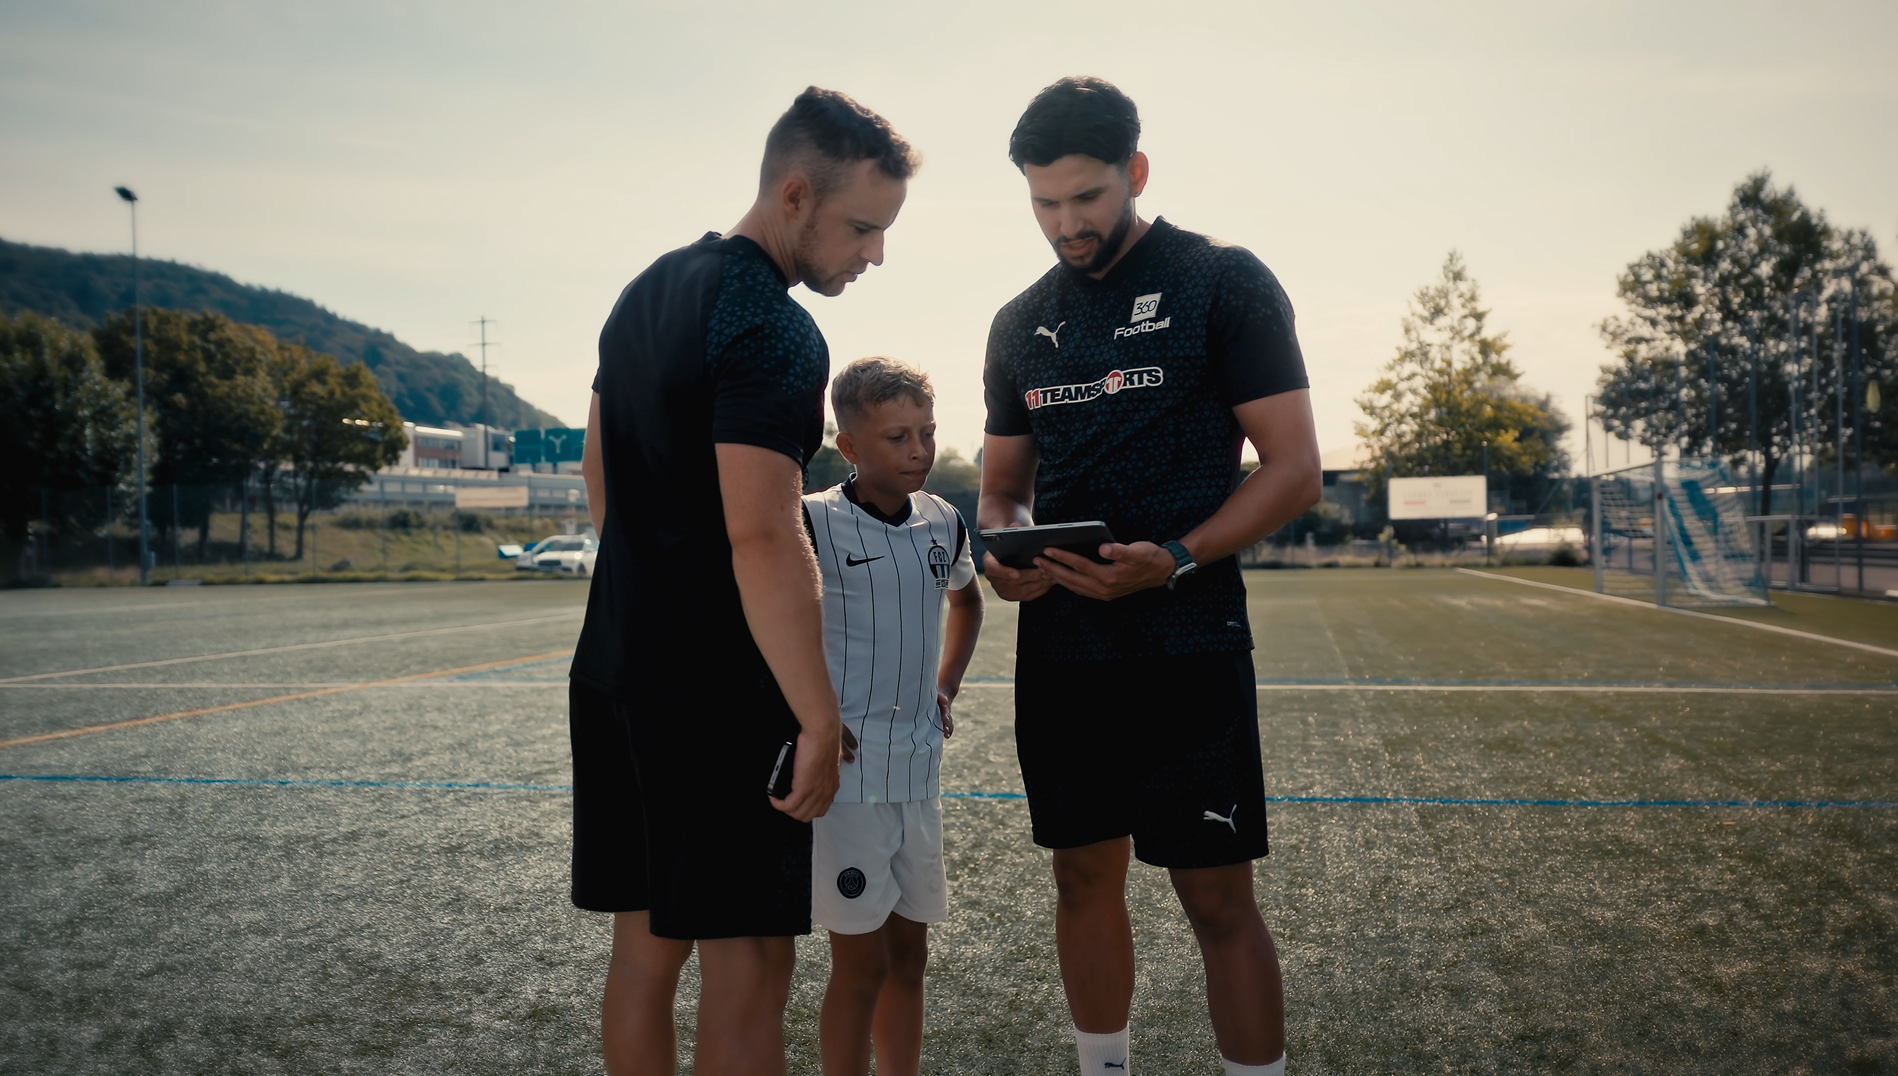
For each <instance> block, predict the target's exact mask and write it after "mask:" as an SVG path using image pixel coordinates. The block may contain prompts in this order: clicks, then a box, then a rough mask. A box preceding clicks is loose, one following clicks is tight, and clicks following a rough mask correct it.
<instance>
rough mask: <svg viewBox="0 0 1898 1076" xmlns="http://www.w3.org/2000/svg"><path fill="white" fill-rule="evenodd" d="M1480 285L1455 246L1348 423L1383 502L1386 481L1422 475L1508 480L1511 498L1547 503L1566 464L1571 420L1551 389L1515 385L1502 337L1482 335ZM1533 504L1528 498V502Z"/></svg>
mask: <svg viewBox="0 0 1898 1076" xmlns="http://www.w3.org/2000/svg"><path fill="white" fill-rule="evenodd" d="M1489 314H1490V312H1489V310H1487V309H1486V308H1484V306H1483V305H1482V297H1481V294H1480V291H1479V289H1478V287H1477V283H1476V281H1475V280H1474V279H1473V278H1472V277H1471V276H1470V274H1469V270H1468V269H1467V268H1466V267H1465V266H1464V264H1463V256H1462V255H1461V254H1458V253H1457V252H1456V251H1454V250H1453V251H1451V252H1450V253H1449V256H1447V257H1446V258H1444V260H1443V269H1442V273H1441V275H1440V276H1439V278H1438V279H1437V280H1436V282H1434V283H1431V284H1426V285H1424V286H1423V287H1421V288H1419V289H1417V293H1416V295H1415V296H1413V297H1412V299H1411V301H1410V313H1409V315H1407V316H1406V317H1405V318H1404V321H1403V330H1404V342H1403V343H1402V344H1400V345H1399V346H1398V348H1397V354H1396V355H1395V356H1394V357H1392V359H1391V361H1390V362H1389V363H1387V364H1386V365H1385V367H1384V371H1383V373H1382V375H1381V376H1379V377H1378V379H1377V380H1376V381H1374V382H1372V383H1371V387H1370V388H1369V389H1368V390H1366V391H1365V393H1364V395H1362V396H1359V397H1358V399H1357V404H1358V407H1359V409H1360V410H1362V411H1363V412H1364V414H1365V420H1364V421H1361V422H1357V423H1354V424H1353V428H1354V429H1355V430H1356V431H1357V435H1358V437H1359V439H1361V440H1362V441H1363V442H1364V444H1365V445H1366V446H1367V449H1368V452H1369V455H1370V457H1371V466H1370V467H1369V468H1368V469H1367V470H1366V472H1365V485H1366V496H1367V497H1374V498H1376V499H1378V500H1379V501H1383V500H1385V498H1384V496H1383V495H1384V493H1385V490H1386V489H1387V488H1388V480H1389V479H1390V478H1391V477H1393V476H1397V477H1404V476H1421V475H1457V474H1480V473H1482V472H1483V468H1484V458H1485V445H1487V449H1488V452H1487V457H1488V468H1489V473H1490V474H1492V475H1497V474H1500V475H1502V476H1504V482H1505V488H1506V490H1507V496H1508V497H1509V498H1510V499H1512V500H1523V501H1525V502H1531V499H1532V498H1534V499H1536V500H1542V499H1545V498H1546V496H1547V494H1548V493H1549V492H1550V491H1551V488H1552V486H1553V483H1554V481H1555V479H1556V478H1557V477H1558V476H1559V475H1561V474H1562V473H1563V472H1564V471H1566V470H1567V467H1568V459H1567V457H1566V455H1565V454H1564V453H1563V451H1562V448H1561V440H1562V436H1563V434H1565V433H1566V432H1567V431H1568V420H1567V419H1566V418H1564V417H1563V416H1562V413H1561V412H1560V411H1559V410H1557V409H1556V407H1555V404H1554V402H1553V400H1551V398H1550V397H1548V396H1547V395H1537V394H1535V393H1533V392H1531V391H1530V390H1528V389H1527V388H1525V387H1524V386H1523V385H1522V384H1521V383H1520V382H1521V378H1522V372H1521V371H1520V370H1518V369H1517V368H1516V364H1515V363H1513V362H1511V361H1510V360H1509V358H1508V353H1509V349H1510V343H1509V341H1508V339H1507V338H1506V334H1504V333H1493V334H1492V333H1490V332H1489V331H1488V323H1489ZM1531 503H1533V502H1531Z"/></svg>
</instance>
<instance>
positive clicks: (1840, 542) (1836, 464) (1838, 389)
mask: <svg viewBox="0 0 1898 1076" xmlns="http://www.w3.org/2000/svg"><path fill="white" fill-rule="evenodd" d="M1832 321H1833V325H1834V326H1835V328H1834V329H1833V331H1832V400H1833V420H1832V464H1833V466H1832V470H1833V475H1834V477H1835V479H1836V481H1835V484H1834V485H1833V487H1832V488H1833V489H1834V490H1836V491H1837V493H1836V494H1835V499H1836V500H1837V502H1838V505H1839V509H1838V511H1837V512H1836V513H1834V514H1833V519H1832V582H1833V584H1834V585H1836V586H1837V587H1838V588H1839V589H1840V590H1844V589H1845V340H1844V339H1843V337H1844V336H1845V310H1844V309H1843V308H1841V309H1840V310H1839V312H1838V314H1837V315H1835V316H1834V317H1833V319H1832Z"/></svg>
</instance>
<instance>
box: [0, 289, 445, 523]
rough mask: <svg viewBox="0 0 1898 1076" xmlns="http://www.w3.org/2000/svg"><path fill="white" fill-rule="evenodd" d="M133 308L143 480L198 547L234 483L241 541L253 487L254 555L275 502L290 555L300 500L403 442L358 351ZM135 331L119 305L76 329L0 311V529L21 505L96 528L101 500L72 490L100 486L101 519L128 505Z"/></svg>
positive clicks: (36, 515) (330, 494)
mask: <svg viewBox="0 0 1898 1076" xmlns="http://www.w3.org/2000/svg"><path fill="white" fill-rule="evenodd" d="M139 320H140V322H141V324H140V326H139V327H138V328H139V329H140V330H142V334H143V337H144V347H143V351H144V371H145V412H146V445H145V449H146V465H147V471H148V479H147V481H148V485H149V486H150V487H153V488H159V487H171V492H172V496H173V498H175V500H173V501H172V503H173V504H175V505H176V506H177V508H176V518H175V524H176V525H177V526H179V527H181V528H195V529H196V530H197V544H198V551H199V555H200V556H203V554H204V552H205V547H206V545H207V544H208V542H209V540H210V524H211V512H212V509H213V507H214V505H215V504H216V503H217V500H218V498H219V497H220V496H222V495H224V494H227V493H228V492H229V491H231V490H233V489H235V490H237V491H240V495H239V500H240V510H241V512H242V520H241V522H240V539H239V540H240V542H243V543H245V544H246V547H247V548H248V542H249V539H250V513H251V500H252V496H253V491H254V493H255V496H256V497H257V500H258V503H259V506H260V507H261V508H262V510H263V512H264V514H265V517H266V519H267V520H268V523H269V525H268V526H267V527H266V528H265V532H266V538H265V554H266V555H267V556H272V557H274V556H276V555H277V527H276V520H277V514H278V512H279V511H280V510H283V509H287V510H289V511H290V512H292V513H294V516H295V521H296V527H295V533H296V548H295V550H294V551H293V552H292V554H291V556H292V557H293V558H300V557H302V555H303V539H304V528H305V525H306V523H307V522H308V519H309V516H310V513H311V512H313V511H316V510H317V509H320V508H329V507H334V506H335V505H337V504H340V503H341V502H342V500H343V499H344V498H345V497H346V496H347V495H348V494H349V492H350V491H352V490H354V489H356V488H357V487H358V486H360V485H361V484H362V483H363V482H364V481H366V480H367V479H368V478H369V476H370V475H372V474H373V473H374V472H375V471H377V470H378V469H380V468H383V467H386V466H388V465H390V464H392V463H394V462H395V461H396V460H397V459H399V458H400V457H401V455H402V451H403V449H404V448H405V447H407V444H408V441H407V437H406V436H405V435H404V433H403V431H402V416H401V415H400V414H398V413H397V411H396V409H395V405H394V404H392V403H391V402H390V401H389V398H388V397H387V396H385V395H383V393H382V390H381V388H380V387H378V385H377V384H376V379H375V376H374V375H373V374H372V373H371V372H370V371H369V370H368V368H367V367H365V366H364V365H362V364H360V363H355V364H351V365H348V366H345V365H343V364H342V363H340V362H338V361H337V359H336V358H335V356H333V355H328V354H324V353H321V352H317V351H313V350H311V349H309V348H307V347H304V346H302V345H301V344H298V343H290V342H288V341H283V340H279V339H277V338H276V337H275V336H273V335H272V334H271V333H270V332H269V331H268V330H266V329H263V328H261V327H259V326H256V325H242V324H238V323H237V322H234V321H232V320H231V319H230V318H227V317H225V316H223V315H221V314H216V313H211V312H209V311H205V312H199V313H190V312H186V311H177V310H158V309H152V308H145V309H143V310H142V312H141V314H140V318H139ZM134 336H135V328H134V324H133V311H132V310H130V309H127V310H123V311H120V312H118V313H116V314H112V315H110V316H108V317H107V318H106V319H105V320H104V321H103V322H102V323H100V324H99V325H97V326H96V327H95V328H93V329H91V330H89V331H80V330H75V329H71V328H68V327H67V326H64V325H62V324H60V323H59V322H57V321H53V320H51V319H48V318H44V317H41V316H38V315H35V314H21V315H19V316H18V317H13V318H9V317H6V316H4V315H0V451H4V452H5V455H6V458H7V460H8V466H6V467H4V468H0V527H4V529H5V532H6V534H7V536H8V537H9V538H11V539H14V540H16V541H17V540H19V539H20V538H21V537H23V536H24V534H25V532H26V527H27V524H28V522H29V521H32V520H42V521H44V524H45V525H47V526H49V527H52V528H55V529H69V528H70V529H84V530H89V529H92V528H94V527H97V526H98V525H99V522H100V519H101V516H100V514H99V512H100V511H101V506H99V505H93V504H88V503H85V501H86V498H81V497H73V496H71V495H72V494H82V493H84V494H90V493H93V492H98V493H101V494H102V495H103V499H104V500H105V501H106V503H109V504H110V505H111V509H110V515H111V517H112V518H113V519H128V518H130V519H136V512H137V502H136V498H137V495H138V493H137V489H136V485H137V463H136V459H137V450H138V432H137V431H138V414H137V405H136V402H135V395H136V394H135V391H134V374H135V369H134V365H135V362H136V361H137V360H136V355H137V350H138V349H137V346H136V341H135V339H134ZM166 507H167V508H170V507H171V505H166ZM152 515H153V516H154V517H155V518H162V519H164V520H166V521H167V525H170V524H171V521H172V520H173V513H172V512H169V511H166V512H158V511H156V510H154V511H153V512H152Z"/></svg>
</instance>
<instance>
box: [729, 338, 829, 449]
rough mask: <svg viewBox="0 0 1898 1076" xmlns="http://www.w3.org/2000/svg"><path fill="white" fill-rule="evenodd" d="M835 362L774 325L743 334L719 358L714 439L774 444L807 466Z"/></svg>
mask: <svg viewBox="0 0 1898 1076" xmlns="http://www.w3.org/2000/svg"><path fill="white" fill-rule="evenodd" d="M829 365H830V364H829V361H828V359H827V357H826V356H823V355H819V354H812V353H810V352H809V350H808V349H807V348H805V347H802V346H799V345H798V344H796V343H791V342H788V341H786V340H785V339H784V335H783V334H781V333H779V332H777V331H774V330H773V328H772V327H771V326H769V325H761V326H758V327H756V328H754V329H752V330H751V331H750V332H747V333H744V334H742V335H740V336H739V337H738V338H737V339H735V340H733V341H732V342H731V343H730V344H729V345H727V346H726V348H725V350H724V353H723V354H721V355H720V356H718V358H717V360H716V361H715V363H714V371H713V388H712V440H713V442H714V443H718V444H740V445H757V446H758V447H759V448H768V449H771V450H773V451H775V452H782V453H784V454H785V455H787V456H789V457H791V458H792V459H794V460H796V461H797V462H798V466H800V467H802V466H803V465H804V464H805V449H806V442H807V441H808V439H809V434H810V427H811V422H812V419H813V416H815V417H816V421H817V423H818V426H819V428H820V429H821V428H822V424H823V408H824V376H825V374H827V373H828V372H829V371H828V367H829Z"/></svg>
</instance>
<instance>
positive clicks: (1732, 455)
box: [1599, 172, 1898, 514]
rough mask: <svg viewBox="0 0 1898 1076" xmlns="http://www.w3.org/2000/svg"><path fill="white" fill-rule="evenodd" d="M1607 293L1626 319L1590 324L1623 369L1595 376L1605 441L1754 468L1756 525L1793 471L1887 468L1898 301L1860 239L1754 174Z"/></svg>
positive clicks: (1896, 375) (1893, 444) (1897, 428)
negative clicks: (1803, 466)
mask: <svg viewBox="0 0 1898 1076" xmlns="http://www.w3.org/2000/svg"><path fill="white" fill-rule="evenodd" d="M1618 285H1619V288H1618V290H1619V293H1620V296H1621V299H1622V301H1623V302H1624V303H1625V304H1626V306H1627V313H1626V314H1624V315H1622V316H1619V317H1613V318H1609V319H1608V320H1606V321H1605V322H1603V323H1602V325H1601V332H1602V337H1603V339H1604V340H1605V341H1606V342H1607V344H1608V346H1609V347H1610V348H1611V349H1612V350H1613V351H1614V352H1615V353H1616V357H1617V358H1618V360H1619V361H1618V362H1616V363H1612V364H1609V365H1607V366H1604V367H1603V368H1602V377H1601V395H1600V403H1599V407H1600V411H1599V417H1600V419H1601V421H1602V423H1603V425H1604V427H1605V428H1606V429H1607V430H1608V431H1609V432H1610V433H1613V434H1615V435H1617V436H1620V437H1624V438H1627V439H1630V440H1634V441H1638V442H1640V443H1641V444H1643V445H1646V446H1648V448H1650V449H1651V450H1654V451H1657V452H1658V451H1663V450H1666V449H1670V448H1671V449H1675V450H1677V451H1679V452H1680V453H1681V454H1683V455H1700V456H1713V457H1716V458H1719V459H1722V460H1726V461H1728V462H1729V463H1730V464H1732V465H1734V466H1736V467H1742V468H1746V469H1752V468H1757V472H1758V476H1759V486H1760V488H1759V490H1758V494H1759V500H1758V510H1759V511H1760V512H1761V513H1762V514H1765V513H1770V512H1771V511H1772V504H1773V496H1772V487H1773V485H1774V484H1775V481H1776V480H1777V479H1780V478H1781V473H1780V472H1781V468H1782V467H1783V466H1784V465H1785V463H1786V462H1787V461H1789V460H1795V461H1802V462H1805V463H1807V464H1814V465H1830V466H1838V465H1840V464H1842V463H1844V462H1845V461H1847V460H1850V461H1851V462H1852V464H1853V466H1855V467H1856V466H1859V465H1861V464H1864V463H1869V464H1871V465H1872V466H1874V467H1877V468H1880V469H1883V468H1885V467H1888V466H1890V465H1891V464H1893V463H1894V462H1898V423H1894V422H1893V421H1892V420H1891V419H1890V418H1889V417H1888V416H1889V412H1887V411H1885V410H1884V409H1883V407H1882V403H1883V401H1882V396H1883V395H1884V393H1883V391H1881V388H1889V387H1890V386H1892V385H1893V383H1894V380H1898V351H1894V348H1893V341H1894V336H1895V334H1898V296H1895V289H1894V288H1893V282H1892V274H1891V269H1890V267H1889V266H1887V265H1885V263H1884V262H1882V261H1880V260H1879V257H1878V245H1877V243H1876V242H1874V241H1873V239H1872V236H1871V234H1870V233H1869V232H1866V231H1865V230H1863V229H1853V228H1841V227H1838V226H1836V225H1833V224H1831V223H1830V222H1828V221H1827V220H1826V217H1825V214H1824V213H1823V212H1821V211H1820V210H1817V209H1814V208H1812V207H1810V206H1808V205H1806V204H1805V203H1804V202H1803V201H1801V200H1800V198H1799V196H1798V194H1797V193H1796V192H1795V191H1794V190H1793V189H1792V188H1791V187H1785V188H1781V187H1778V186H1776V185H1775V184H1774V183H1773V181H1772V177H1771V175H1769V174H1768V173H1766V172H1759V173H1756V174H1754V175H1752V176H1749V177H1747V179H1746V180H1745V181H1744V182H1742V183H1741V184H1740V185H1739V186H1738V187H1737V188H1735V190H1734V192H1733V197H1732V199H1731V200H1730V201H1729V202H1728V204H1727V209H1726V212H1725V213H1723V214H1721V215H1719V216H1715V217H1696V218H1694V219H1693V220H1690V221H1688V222H1687V224H1686V225H1685V226H1684V227H1682V228H1681V231H1680V235H1679V236H1678V237H1677V238H1676V239H1675V240H1674V242H1673V243H1671V244H1669V245H1668V246H1666V247H1663V248H1662V249H1660V250H1655V251H1650V252H1648V253H1647V254H1645V255H1643V256H1642V257H1641V258H1640V259H1639V260H1638V261H1635V262H1634V263H1633V264H1631V265H1629V266H1628V269H1627V271H1626V272H1624V273H1623V274H1622V275H1621V277H1620V279H1619V281H1618ZM1838 492H1840V493H1841V494H1842V493H1843V492H1844V491H1842V490H1841V491H1838Z"/></svg>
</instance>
